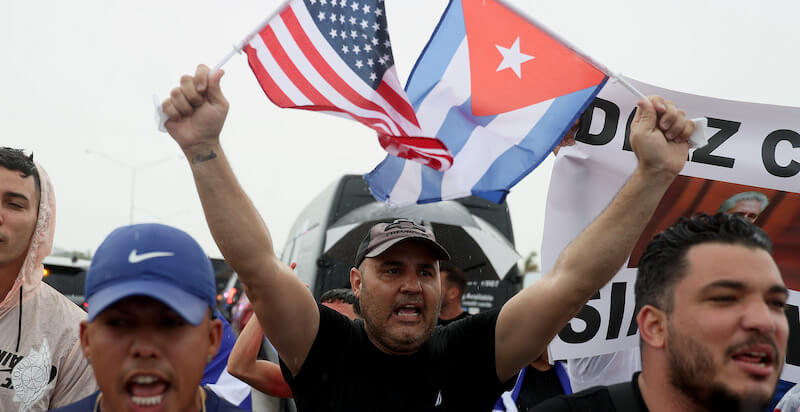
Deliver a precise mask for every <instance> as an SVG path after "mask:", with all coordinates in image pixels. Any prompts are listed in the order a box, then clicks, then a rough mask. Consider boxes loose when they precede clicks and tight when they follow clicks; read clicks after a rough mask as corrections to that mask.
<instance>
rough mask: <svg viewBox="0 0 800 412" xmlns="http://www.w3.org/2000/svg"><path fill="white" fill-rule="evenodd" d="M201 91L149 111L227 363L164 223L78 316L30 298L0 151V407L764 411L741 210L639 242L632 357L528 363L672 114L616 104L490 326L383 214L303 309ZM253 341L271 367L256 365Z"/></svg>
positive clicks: (147, 234) (105, 251)
mask: <svg viewBox="0 0 800 412" xmlns="http://www.w3.org/2000/svg"><path fill="white" fill-rule="evenodd" d="M222 75H223V73H222V72H221V71H216V72H211V71H210V70H209V69H208V68H207V67H206V66H203V65H201V66H198V68H197V71H196V72H195V73H194V75H186V76H183V77H182V78H181V81H180V86H179V87H177V88H176V89H174V90H173V91H172V93H171V97H170V98H169V99H167V100H166V101H165V102H164V103H163V105H162V108H163V111H164V113H166V114H167V115H168V116H169V120H168V121H167V122H166V128H167V130H168V131H169V134H170V135H171V136H172V138H173V139H174V141H175V142H176V143H177V144H178V145H179V146H180V148H181V149H182V150H183V152H184V154H185V155H186V158H187V160H188V163H189V165H190V168H191V171H192V173H193V175H194V179H195V184H196V188H197V191H198V193H199V195H200V200H201V203H202V206H203V209H204V212H205V215H206V220H207V223H208V226H209V228H210V229H211V233H212V235H213V237H214V240H215V241H216V243H217V245H218V247H219V249H220V251H221V252H222V254H223V256H224V257H225V260H226V261H227V262H228V263H229V264H230V265H231V267H232V268H233V269H234V270H235V271H236V272H237V274H238V276H239V279H240V280H241V281H242V283H243V285H244V287H245V291H246V293H247V296H248V298H249V300H250V302H251V304H252V307H253V310H254V315H253V316H252V317H251V318H250V320H249V321H248V322H247V325H246V327H245V328H244V329H243V330H242V331H241V333H240V335H239V337H238V339H237V340H236V341H235V344H233V338H232V335H233V334H232V332H231V331H230V326H229V325H227V322H225V319H224V318H221V316H220V315H219V313H218V312H217V311H216V310H215V305H216V300H215V299H216V290H215V283H214V273H213V269H212V267H211V265H210V263H209V260H208V258H207V256H206V255H205V254H204V253H203V250H202V248H201V247H200V246H199V245H198V243H197V242H196V241H195V240H194V239H192V238H191V237H190V236H189V235H188V234H186V233H184V232H182V231H180V230H178V229H176V228H173V227H170V226H166V225H161V224H136V225H131V226H125V227H121V228H118V229H116V230H115V231H113V232H112V233H111V234H109V235H108V237H107V238H106V239H105V240H104V241H103V243H102V244H101V245H100V246H99V248H98V249H97V251H96V253H95V255H94V257H93V259H92V263H91V267H90V268H89V270H88V273H87V276H86V301H87V303H88V313H84V312H83V311H81V310H80V309H79V308H78V307H77V306H76V305H74V304H73V303H71V302H70V301H69V300H68V299H66V298H65V297H63V296H62V295H60V294H59V293H58V292H57V291H55V290H54V289H52V288H51V287H49V286H48V285H46V284H44V283H42V259H43V258H44V257H45V256H47V255H48V254H49V253H50V249H51V247H52V240H53V233H54V230H55V198H54V196H53V190H52V186H51V185H50V181H49V179H48V178H47V175H46V173H45V172H44V169H43V168H42V167H41V165H38V164H36V163H34V162H33V159H32V156H27V155H25V154H24V152H22V151H20V150H15V149H8V148H3V149H0V196H2V206H1V207H0V296H3V297H4V298H3V300H2V302H0V325H2V326H3V330H4V331H5V332H4V333H3V334H2V335H0V409H2V410H4V411H5V410H8V411H12V410H14V411H16V410H19V411H22V412H27V411H43V410H52V409H55V410H58V411H198V410H200V411H238V410H246V409H248V408H250V407H251V405H250V401H249V397H248V396H247V395H249V389H250V387H252V388H254V389H257V390H259V391H261V392H264V393H267V394H271V395H273V396H277V397H282V398H290V397H291V398H293V399H294V402H295V405H296V408H297V410H298V411H300V412H310V411H445V410H447V411H459V412H461V411H485V412H488V411H492V410H507V411H511V410H525V411H527V410H530V411H610V410H619V411H635V410H643V411H646V410H653V411H662V410H663V411H678V410H683V411H711V410H726V411H727V410H737V411H738V410H741V411H758V410H764V408H765V407H767V405H769V404H770V401H771V400H772V399H773V393H774V391H775V387H776V383H777V382H778V379H779V376H780V373H781V369H782V366H783V362H784V357H785V353H786V347H787V341H788V335H789V330H788V322H787V318H786V315H785V312H784V309H785V307H786V303H787V300H788V290H787V289H786V287H785V286H784V284H783V281H782V279H781V275H780V272H779V270H778V267H777V266H776V264H775V261H774V260H773V259H772V257H771V255H770V252H771V244H770V240H769V238H768V236H767V235H766V233H765V232H764V231H763V230H761V229H760V228H759V227H758V226H756V225H754V224H753V223H752V221H754V220H755V218H752V219H750V221H748V220H747V219H745V218H749V217H750V216H747V215H745V212H738V211H737V212H730V213H718V214H716V215H714V216H708V215H698V216H694V217H688V218H681V219H680V220H679V221H678V222H676V223H675V224H673V225H672V226H670V227H669V228H668V229H667V230H665V231H664V232H662V233H661V234H659V235H657V236H656V237H655V238H654V239H653V240H652V241H651V242H650V243H649V245H648V247H647V249H646V251H645V253H644V255H643V256H642V258H641V261H640V262H639V269H638V273H637V279H636V286H635V296H636V322H637V324H638V330H639V333H640V339H641V345H640V349H638V350H637V352H635V353H630V352H631V351H625V352H620V353H616V354H610V355H603V356H598V357H594V358H587V359H572V360H567V361H566V364H565V363H563V362H561V361H558V362H553V363H551V362H550V361H549V360H548V359H547V350H546V348H547V345H548V344H549V343H550V341H551V340H552V339H553V337H554V336H555V335H556V334H557V333H558V332H559V331H560V330H561V329H562V328H563V327H564V325H565V324H567V322H568V321H569V320H570V319H572V318H573V317H574V316H575V314H576V313H578V311H579V310H580V309H581V308H582V307H583V305H584V304H585V303H586V302H587V300H588V299H590V298H591V297H592V295H594V294H595V293H596V292H597V291H598V290H599V289H600V288H601V287H602V286H603V285H605V284H606V283H607V282H608V281H609V280H610V279H611V278H612V277H613V276H614V275H615V274H616V273H617V271H618V270H619V268H620V267H621V266H622V265H623V264H624V263H625V262H626V259H627V258H628V256H629V255H630V253H631V251H632V249H633V247H634V246H635V243H636V242H637V240H638V238H639V236H640V234H641V233H642V232H643V231H644V229H645V227H646V225H647V224H648V222H649V220H650V218H651V216H652V215H653V213H654V211H655V210H656V207H657V206H658V205H659V202H660V201H661V198H662V196H663V195H664V193H665V192H666V190H667V188H668V187H669V186H670V184H671V183H672V182H673V180H674V179H675V177H676V176H677V175H678V173H679V172H680V171H681V169H682V168H683V166H684V164H685V162H686V159H687V155H688V149H689V147H688V143H687V140H688V138H689V136H690V135H691V134H692V131H693V127H694V126H693V123H692V122H691V121H689V120H687V119H686V116H685V113H684V112H682V111H681V110H679V109H678V108H677V107H675V105H674V104H673V103H672V102H669V101H666V100H665V99H663V98H661V97H657V96H654V97H649V98H648V99H642V100H640V101H639V102H638V103H637V112H636V115H635V117H634V118H633V121H632V123H631V132H630V142H631V146H632V148H633V151H634V153H635V154H636V157H637V159H638V163H637V167H636V169H635V170H634V171H633V173H632V175H631V176H630V178H629V179H628V181H627V182H626V183H625V185H624V186H623V187H622V188H621V189H620V191H619V192H618V193H617V194H616V196H615V197H614V199H613V200H612V201H611V203H610V204H609V205H608V207H607V208H606V209H605V210H604V211H603V212H602V213H601V214H600V215H599V216H597V218H596V219H595V220H594V221H593V222H592V223H591V224H589V226H587V227H586V228H585V230H584V231H583V232H582V233H581V234H580V235H578V237H577V238H575V239H574V240H573V241H572V242H571V243H570V244H569V245H568V246H567V247H566V248H565V249H564V250H563V251H562V252H561V254H560V256H559V257H558V259H557V261H556V263H555V265H554V266H553V268H552V270H551V271H550V272H549V273H547V274H546V275H544V276H543V277H542V278H541V279H540V280H539V281H537V282H535V283H533V284H532V285H530V286H528V287H526V288H524V289H523V290H522V291H520V292H519V293H518V294H516V295H515V296H513V297H512V298H511V299H509V300H508V301H507V302H506V303H505V304H503V305H502V306H501V307H498V308H495V309H492V310H488V311H483V312H480V313H476V314H469V313H467V312H465V311H464V310H463V308H462V305H461V298H462V296H463V294H464V290H465V284H466V278H465V275H464V273H463V271H462V270H460V269H459V268H456V267H453V266H447V265H446V263H445V262H446V261H447V260H448V259H449V258H450V256H451V255H452V254H457V253H458V251H457V250H449V251H448V250H445V248H444V247H442V246H441V244H440V243H439V242H438V241H437V239H436V235H435V234H434V233H433V232H432V231H431V229H430V228H428V227H426V226H424V225H421V224H419V222H414V221H411V220H406V219H403V218H402V217H401V216H398V219H396V220H394V221H391V222H383V223H378V224H375V225H374V226H372V227H371V228H370V229H369V231H368V233H367V235H366V236H365V237H364V239H363V240H362V241H361V243H360V245H359V247H358V250H357V252H356V254H355V256H354V261H353V262H354V264H353V266H352V268H351V269H350V285H351V288H350V289H344V290H334V291H331V292H329V293H328V294H326V295H324V296H323V297H322V298H321V299H320V301H319V302H317V301H315V299H314V297H313V295H312V294H311V292H310V291H309V290H308V288H307V285H305V284H304V283H303V282H302V281H301V280H300V279H299V278H298V277H297V276H296V275H295V274H294V272H293V269H292V267H290V266H288V265H287V264H285V263H284V262H282V261H281V260H280V259H279V257H278V256H277V255H276V254H275V251H274V246H273V242H272V238H271V236H270V233H269V230H268V228H267V225H266V224H264V223H263V221H262V219H261V217H260V215H259V213H258V212H257V210H256V209H255V208H254V206H253V204H252V202H251V201H250V200H249V198H248V196H247V194H246V193H245V192H244V191H243V190H242V188H241V187H240V185H239V183H238V181H237V179H236V176H235V175H234V173H233V171H232V169H231V165H230V164H229V163H228V161H227V159H226V156H225V152H224V151H223V149H222V145H221V143H220V140H219V135H220V132H221V131H222V128H223V123H224V121H225V118H226V115H227V111H228V102H227V100H226V98H225V96H224V95H223V93H222V90H221V88H220V79H221V77H222ZM752 199H753V196H749V195H748V196H740V197H739V198H736V199H730V201H729V202H727V203H726V205H723V206H722V207H721V209H726V210H724V211H723V210H721V212H727V211H728V209H730V210H733V208H734V206H736V205H737V204H738V203H741V202H742V201H748V200H750V201H751V202H752ZM756 200H758V199H756ZM728 203H730V204H728ZM762 203H763V202H762ZM758 207H760V210H758V212H761V211H763V207H761V206H760V205H758ZM232 210H235V211H236V213H231V212H230V211H232ZM739 215H745V216H744V217H745V218H743V217H741V216H739ZM226 336H227V337H228V338H226ZM265 338H266V341H265ZM226 342H227V344H226ZM265 342H266V343H267V344H268V345H269V346H270V347H271V348H274V350H275V351H277V354H278V356H279V363H273V362H269V361H265V360H261V359H259V356H258V354H259V351H260V350H261V348H262V345H264V344H265ZM620 360H621V361H620ZM615 362H616V363H615ZM211 365H227V370H226V371H221V370H219V368H215V367H212V366H211ZM211 370H215V372H213V375H214V378H213V382H212V381H210V380H209V379H208V375H209V373H211V372H210V371H211ZM567 371H569V376H568V373H567ZM231 375H232V376H231ZM228 377H230V379H229V380H227V379H228ZM233 377H236V378H238V379H234V378H233ZM234 381H235V382H238V384H240V387H244V388H245V390H244V393H242V392H241V391H239V392H237V393H238V395H233V393H234V392H235V391H234V392H231V390H230V389H229V386H227V384H226V383H225V382H234ZM585 382H591V383H592V387H590V388H586V389H585V390H580V389H583V388H584V387H585V385H583V384H584V383H585ZM575 383H578V385H577V387H576V385H575ZM226 388H228V389H226ZM574 390H575V391H577V392H576V393H572V392H573V391H574ZM246 398H247V399H246Z"/></svg>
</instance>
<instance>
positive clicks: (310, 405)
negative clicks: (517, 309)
mask: <svg viewBox="0 0 800 412" xmlns="http://www.w3.org/2000/svg"><path fill="white" fill-rule="evenodd" d="M319 310H320V322H319V323H320V324H319V331H318V332H317V336H316V338H315V340H314V343H313V344H312V345H311V349H310V351H309V353H308V356H307V357H306V360H305V362H304V363H303V365H302V367H301V368H300V371H299V372H298V374H297V376H295V377H292V376H291V372H290V371H289V370H288V369H287V368H286V365H285V364H284V363H283V361H281V369H282V371H283V376H284V377H285V378H286V381H287V382H288V383H289V386H290V387H291V388H292V392H293V393H294V398H295V402H296V404H297V409H298V411H299V412H327V411H344V412H367V411H380V412H388V411H398V412H425V411H436V412H439V411H444V410H448V411H459V412H469V411H479V412H487V411H491V410H492V406H493V405H494V403H495V401H496V400H497V398H499V397H500V394H502V393H503V391H504V390H505V389H506V388H507V387H509V386H510V384H513V382H514V380H513V379H511V380H509V381H508V382H506V383H501V382H500V381H499V380H498V379H497V372H496V368H495V354H494V330H495V323H496V321H497V315H498V313H499V310H492V311H489V312H484V313H481V314H478V315H474V316H470V317H469V318H467V319H465V320H463V321H461V322H457V323H454V324H451V325H449V326H445V327H436V328H435V329H434V331H433V335H432V336H431V338H430V339H429V340H428V342H426V343H425V344H423V346H422V347H421V348H420V350H419V351H417V352H416V353H414V354H411V355H388V354H386V353H383V352H381V351H380V350H379V349H378V348H377V347H375V345H374V344H373V343H372V341H370V340H369V338H368V337H367V334H366V331H365V330H364V322H363V321H361V320H357V321H351V320H349V319H347V318H346V317H344V316H342V315H341V314H339V313H337V312H335V311H334V310H332V309H329V308H327V307H325V306H320V307H319Z"/></svg>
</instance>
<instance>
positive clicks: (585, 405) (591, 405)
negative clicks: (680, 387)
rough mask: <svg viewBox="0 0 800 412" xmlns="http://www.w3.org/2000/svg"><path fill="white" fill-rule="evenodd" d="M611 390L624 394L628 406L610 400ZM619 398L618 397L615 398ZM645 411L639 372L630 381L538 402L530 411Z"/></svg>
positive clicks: (645, 406)
mask: <svg viewBox="0 0 800 412" xmlns="http://www.w3.org/2000/svg"><path fill="white" fill-rule="evenodd" d="M610 388H615V389H611V390H615V391H617V392H616V393H617V394H618V395H620V394H624V397H625V398H626V399H627V401H628V402H627V403H626V404H627V405H629V406H628V407H625V406H622V405H620V403H621V402H619V401H617V402H614V401H613V400H612V394H611V392H610ZM617 399H619V398H617ZM573 411H574V412H595V411H596V412H606V411H621V412H637V411H638V412H647V411H648V409H647V405H646V404H645V403H644V399H643V398H642V393H641V392H640V391H639V372H636V373H635V374H634V375H633V378H632V379H631V381H630V382H624V383H620V384H617V385H613V386H611V387H609V386H595V387H592V388H589V389H586V390H583V391H580V392H578V393H574V394H572V395H569V396H563V395H562V396H557V397H555V398H550V399H549V400H546V401H544V402H542V403H540V404H539V405H538V406H536V407H535V408H533V409H531V410H530V412H573Z"/></svg>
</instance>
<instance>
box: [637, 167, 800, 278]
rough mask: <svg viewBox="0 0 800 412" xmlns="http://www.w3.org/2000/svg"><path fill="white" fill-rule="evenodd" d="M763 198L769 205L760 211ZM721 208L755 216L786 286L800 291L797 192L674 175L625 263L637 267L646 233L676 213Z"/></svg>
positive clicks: (653, 231)
mask: <svg viewBox="0 0 800 412" xmlns="http://www.w3.org/2000/svg"><path fill="white" fill-rule="evenodd" d="M737 197H738V199H741V200H737ZM732 200H733V201H732ZM764 203H765V204H767V206H766V207H765V208H764V210H763V211H761V207H762V204H764ZM731 204H732V205H733V206H731V207H728V206H726V205H731ZM723 208H724V209H725V210H724V211H725V212H726V213H735V214H739V215H742V217H744V218H745V219H748V220H751V221H755V224H756V226H759V227H761V228H762V229H764V231H765V232H767V234H768V235H769V238H770V240H772V248H773V253H772V254H773V257H774V258H775V262H777V264H778V267H779V268H780V271H781V275H782V276H783V281H784V283H785V284H786V287H788V288H789V289H793V290H795V291H800V253H797V249H796V245H797V244H798V242H800V194H797V193H791V192H784V191H780V190H773V189H765V188H761V187H755V186H746V185H738V184H735V183H726V182H720V181H717V180H709V179H701V178H696V177H688V176H678V177H677V178H676V179H675V181H674V182H673V183H672V186H670V188H669V189H668V190H667V193H666V194H665V195H664V198H663V199H662V200H661V203H660V204H659V206H658V208H657V209H656V211H655V213H654V214H653V218H652V219H651V220H650V223H649V224H648V225H647V228H646V229H645V231H644V232H643V233H642V235H641V236H640V237H639V241H638V242H637V243H636V246H635V247H634V248H633V253H631V258H630V260H629V261H628V267H629V268H636V267H637V266H638V262H639V259H640V258H641V256H642V253H644V249H645V248H646V247H647V243H649V242H650V239H652V238H653V236H655V235H656V234H657V233H659V232H661V231H663V230H664V229H666V228H667V227H669V225H671V224H672V223H674V222H675V221H676V220H678V218H679V217H681V216H687V217H688V216H692V215H695V214H698V213H705V214H709V215H713V214H715V213H717V212H718V211H721V209H723Z"/></svg>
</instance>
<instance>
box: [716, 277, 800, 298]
mask: <svg viewBox="0 0 800 412" xmlns="http://www.w3.org/2000/svg"><path fill="white" fill-rule="evenodd" d="M717 288H727V289H736V290H744V289H746V288H747V286H746V285H745V284H744V283H742V282H739V281H736V280H727V279H722V280H718V281H715V282H712V283H709V284H708V285H706V286H704V287H703V289H702V290H701V291H702V292H708V291H710V290H712V289H717ZM767 293H781V294H784V295H789V289H787V288H786V286H783V285H773V286H772V287H770V288H769V290H768V291H767Z"/></svg>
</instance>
